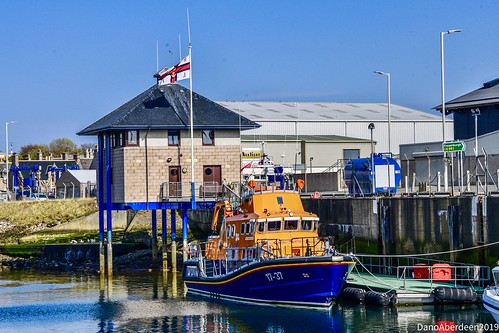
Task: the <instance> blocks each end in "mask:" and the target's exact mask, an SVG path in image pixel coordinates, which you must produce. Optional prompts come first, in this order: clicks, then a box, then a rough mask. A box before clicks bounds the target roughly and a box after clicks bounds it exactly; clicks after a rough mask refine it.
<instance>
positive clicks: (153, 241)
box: [151, 209, 158, 267]
mask: <svg viewBox="0 0 499 333" xmlns="http://www.w3.org/2000/svg"><path fill="white" fill-rule="evenodd" d="M151 229H152V232H151V247H152V266H153V267H156V266H157V264H158V225H157V218H156V209H153V210H151Z"/></svg>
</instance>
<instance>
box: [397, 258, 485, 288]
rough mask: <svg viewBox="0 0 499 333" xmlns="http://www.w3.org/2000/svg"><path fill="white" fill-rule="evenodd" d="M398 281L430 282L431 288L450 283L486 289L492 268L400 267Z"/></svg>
mask: <svg viewBox="0 0 499 333" xmlns="http://www.w3.org/2000/svg"><path fill="white" fill-rule="evenodd" d="M397 279H399V280H402V281H403V282H404V287H405V282H406V280H407V279H411V280H413V279H416V280H421V281H428V282H429V283H430V287H431V286H432V285H433V284H434V283H435V282H438V283H442V282H445V283H449V284H453V285H454V286H456V287H457V286H477V287H480V288H484V287H485V285H486V283H487V282H488V281H489V279H490V268H489V267H488V266H478V265H465V264H463V265H450V264H446V263H435V264H433V265H431V266H428V265H426V264H417V265H414V266H398V267H397Z"/></svg>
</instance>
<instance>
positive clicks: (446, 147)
mask: <svg viewBox="0 0 499 333" xmlns="http://www.w3.org/2000/svg"><path fill="white" fill-rule="evenodd" d="M442 150H443V151H445V152H455V151H464V150H466V145H465V144H464V142H463V141H449V142H444V143H442Z"/></svg>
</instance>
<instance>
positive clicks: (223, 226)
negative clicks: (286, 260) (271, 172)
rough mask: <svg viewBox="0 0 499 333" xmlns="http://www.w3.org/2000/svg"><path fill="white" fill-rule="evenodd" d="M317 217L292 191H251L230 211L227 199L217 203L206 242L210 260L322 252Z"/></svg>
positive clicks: (249, 258)
mask: <svg viewBox="0 0 499 333" xmlns="http://www.w3.org/2000/svg"><path fill="white" fill-rule="evenodd" d="M318 222H319V218H318V217H317V215H316V214H313V213H309V212H306V211H305V210H304V209H303V204H302V202H301V199H300V195H299V194H298V193H297V192H295V191H281V190H275V191H267V192H260V193H253V194H252V195H250V196H247V197H245V198H243V199H242V201H241V204H240V205H239V207H238V208H237V209H235V210H233V209H232V208H231V206H230V204H229V202H228V201H223V202H220V203H218V204H217V206H216V208H215V213H214V217H213V221H212V230H213V232H214V235H213V236H211V237H210V238H209V239H208V242H207V244H206V257H207V258H209V259H222V258H229V259H232V260H244V259H247V260H251V259H257V258H265V257H269V256H305V255H312V254H314V255H317V254H321V255H322V254H323V253H324V246H323V245H321V244H322V243H321V242H320V241H319V237H318Z"/></svg>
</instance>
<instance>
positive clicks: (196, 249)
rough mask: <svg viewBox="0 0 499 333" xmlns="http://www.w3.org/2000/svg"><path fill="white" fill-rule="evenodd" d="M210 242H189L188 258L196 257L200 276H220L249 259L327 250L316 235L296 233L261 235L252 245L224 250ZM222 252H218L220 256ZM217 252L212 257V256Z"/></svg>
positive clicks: (192, 259)
mask: <svg viewBox="0 0 499 333" xmlns="http://www.w3.org/2000/svg"><path fill="white" fill-rule="evenodd" d="M208 243H209V242H192V243H189V245H188V251H187V253H188V258H189V260H191V261H196V262H197V263H198V267H199V270H200V274H201V276H208V277H213V276H220V275H224V274H227V273H229V272H232V271H235V270H238V269H241V268H243V267H245V266H246V265H249V264H250V263H252V262H257V261H262V260H273V259H277V258H283V257H295V256H317V255H323V254H324V253H325V252H327V249H326V247H327V246H326V245H325V243H324V242H323V240H321V239H320V238H319V237H297V238H292V239H286V240H284V239H277V238H276V239H262V240H258V241H257V242H256V244H255V246H249V247H242V248H241V247H237V248H235V247H226V248H223V252H220V253H218V254H216V253H213V252H211V251H213V247H210V246H208ZM220 254H221V256H219V255H220ZM214 255H215V256H217V257H216V258H213V256H214Z"/></svg>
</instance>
